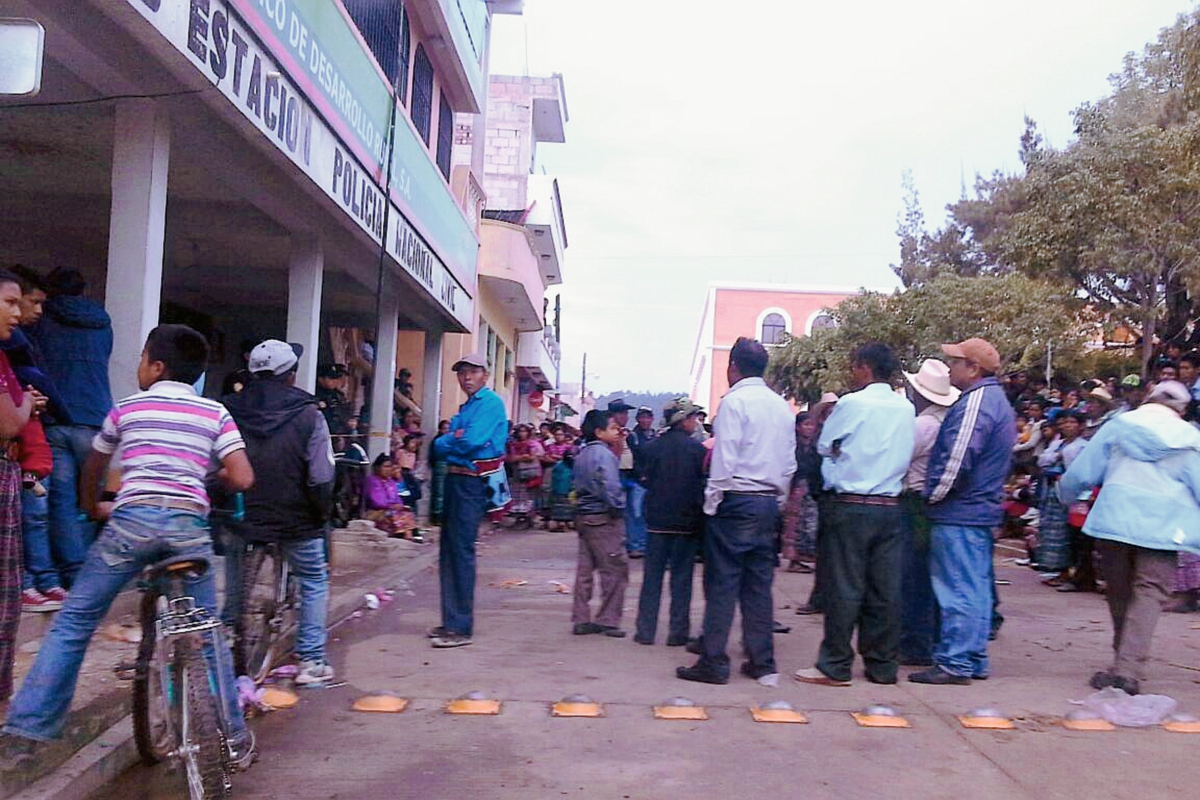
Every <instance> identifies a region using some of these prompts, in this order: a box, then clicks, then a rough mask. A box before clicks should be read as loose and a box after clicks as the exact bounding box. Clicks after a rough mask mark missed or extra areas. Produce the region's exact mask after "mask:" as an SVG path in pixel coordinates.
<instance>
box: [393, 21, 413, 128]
mask: <svg viewBox="0 0 1200 800" xmlns="http://www.w3.org/2000/svg"><path fill="white" fill-rule="evenodd" d="M400 11H401V14H402V16H403V19H402V20H401V22H400V56H399V57H398V58H397V59H396V91H397V92H398V93H399V94H400V105H404V106H406V105H408V61H409V59H410V58H412V28H411V27H410V26H409V24H408V10H407V9H405V8H404V6H403V5H402V6H400Z"/></svg>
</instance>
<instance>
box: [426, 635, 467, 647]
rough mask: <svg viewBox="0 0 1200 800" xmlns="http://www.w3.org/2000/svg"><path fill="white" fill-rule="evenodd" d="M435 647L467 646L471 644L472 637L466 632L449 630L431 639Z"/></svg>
mask: <svg viewBox="0 0 1200 800" xmlns="http://www.w3.org/2000/svg"><path fill="white" fill-rule="evenodd" d="M429 642H430V644H432V645H433V646H434V647H439V648H442V647H466V646H467V645H469V644H471V637H470V636H468V635H466V634H465V633H450V632H449V631H447V632H446V633H444V634H443V635H441V636H435V637H433V638H432V639H430V640H429Z"/></svg>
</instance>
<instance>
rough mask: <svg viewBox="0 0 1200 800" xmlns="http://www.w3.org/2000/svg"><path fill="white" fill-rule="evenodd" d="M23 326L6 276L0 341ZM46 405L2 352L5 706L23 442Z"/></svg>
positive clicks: (1, 672) (1, 682) (0, 637)
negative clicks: (32, 420)
mask: <svg viewBox="0 0 1200 800" xmlns="http://www.w3.org/2000/svg"><path fill="white" fill-rule="evenodd" d="M20 321H21V284H20V281H19V280H18V279H17V277H16V276H15V275H13V274H12V273H10V272H5V271H0V339H8V338H10V337H11V336H12V333H13V329H14V328H16V327H17V325H18V324H19V323H20ZM45 405H46V399H45V397H43V396H42V395H40V394H38V393H37V392H36V391H34V390H32V389H30V390H29V391H22V390H21V385H20V383H19V382H18V381H17V376H16V375H14V374H13V370H12V366H11V365H10V364H9V363H8V356H6V355H5V354H4V353H3V352H0V702H4V701H5V700H7V699H8V698H9V696H11V695H12V688H13V687H12V671H13V659H14V658H15V657H16V649H17V624H18V623H19V622H20V621H21V467H20V464H18V463H17V442H16V439H17V436H19V435H20V433H21V431H22V430H23V429H24V427H25V425H26V423H28V422H29V417H30V415H31V414H33V413H35V412H36V411H40V410H41V409H42V408H43V407H44V406H45Z"/></svg>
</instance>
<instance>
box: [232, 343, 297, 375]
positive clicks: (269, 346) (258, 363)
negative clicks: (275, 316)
mask: <svg viewBox="0 0 1200 800" xmlns="http://www.w3.org/2000/svg"><path fill="white" fill-rule="evenodd" d="M302 355H304V345H300V344H295V343H293V344H288V343H287V342H281V341H279V340H278V339H267V340H266V341H264V342H259V343H258V344H257V345H255V346H254V349H253V350H251V351H250V359H249V361H248V363H247V364H246V368H247V369H249V370H250V371H251V372H253V373H255V374H258V373H259V372H269V373H271V374H272V375H283V374H285V373H287V372H288V371H289V370H291V369H292V368H293V367H295V366H296V363H297V362H298V361H299V360H300V356H302Z"/></svg>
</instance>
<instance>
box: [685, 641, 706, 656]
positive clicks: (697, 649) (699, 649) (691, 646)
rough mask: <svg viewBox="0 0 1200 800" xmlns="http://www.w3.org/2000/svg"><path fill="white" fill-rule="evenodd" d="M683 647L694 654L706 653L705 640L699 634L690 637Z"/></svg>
mask: <svg viewBox="0 0 1200 800" xmlns="http://www.w3.org/2000/svg"><path fill="white" fill-rule="evenodd" d="M683 649H684V650H687V651H688V652H689V653H691V654H692V655H694V656H702V655H704V640H703V639H702V638H700V637H699V636H697V637H696V638H695V639H688V640H687V642H686V643H685V644H684V648H683Z"/></svg>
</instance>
